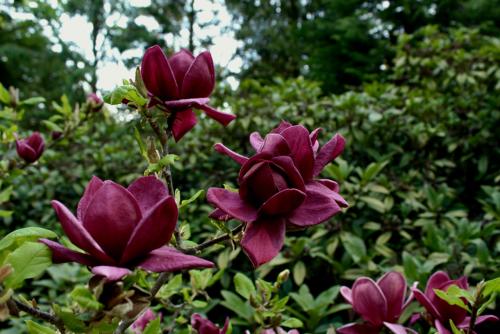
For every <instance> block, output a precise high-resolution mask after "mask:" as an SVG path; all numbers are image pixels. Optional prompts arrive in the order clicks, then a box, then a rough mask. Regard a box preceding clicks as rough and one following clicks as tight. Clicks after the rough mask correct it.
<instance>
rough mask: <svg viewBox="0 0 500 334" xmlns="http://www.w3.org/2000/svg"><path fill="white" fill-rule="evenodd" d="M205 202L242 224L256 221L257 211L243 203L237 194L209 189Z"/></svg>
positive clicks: (224, 190)
mask: <svg viewBox="0 0 500 334" xmlns="http://www.w3.org/2000/svg"><path fill="white" fill-rule="evenodd" d="M207 200H208V202H209V203H211V204H213V205H214V206H216V207H217V208H219V209H221V210H222V211H224V212H226V213H227V214H229V215H231V216H233V217H234V218H236V219H238V220H240V221H242V222H245V223H249V222H251V221H254V220H256V219H257V210H256V209H255V208H254V207H253V206H251V205H250V204H248V203H246V202H244V201H243V200H242V199H241V198H240V196H239V194H238V193H235V192H232V191H229V190H226V189H222V188H209V189H208V192H207Z"/></svg>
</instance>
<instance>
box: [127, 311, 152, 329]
mask: <svg viewBox="0 0 500 334" xmlns="http://www.w3.org/2000/svg"><path fill="white" fill-rule="evenodd" d="M156 318H157V316H156V314H155V313H154V312H153V310H151V309H150V308H148V309H147V310H146V312H144V313H143V314H142V315H141V316H140V317H139V318H137V319H136V320H135V321H134V323H133V324H132V326H131V327H132V329H133V330H134V331H135V332H136V334H140V333H142V332H143V331H144V329H145V328H146V326H147V325H148V324H149V323H150V322H151V321H153V320H155V319H156Z"/></svg>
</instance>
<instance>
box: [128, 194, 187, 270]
mask: <svg viewBox="0 0 500 334" xmlns="http://www.w3.org/2000/svg"><path fill="white" fill-rule="evenodd" d="M177 216H178V211H177V205H176V203H175V200H174V198H173V197H172V196H168V197H165V198H164V199H163V200H161V201H160V202H158V203H157V205H156V206H155V207H154V208H152V209H151V210H150V211H148V214H147V215H146V216H145V217H143V218H142V220H141V222H140V223H139V224H138V225H137V227H136V228H135V230H134V233H133V234H132V236H131V237H130V240H129V242H128V244H127V247H126V248H125V252H124V253H123V256H122V259H121V260H120V263H122V264H125V263H128V262H129V261H131V260H132V259H135V258H138V257H140V256H144V255H146V254H148V253H149V252H150V251H152V250H154V249H157V248H160V247H161V246H164V245H165V244H166V243H168V242H169V240H170V238H171V237H172V233H173V232H174V229H175V225H176V224H177Z"/></svg>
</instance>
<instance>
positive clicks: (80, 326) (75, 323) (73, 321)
mask: <svg viewBox="0 0 500 334" xmlns="http://www.w3.org/2000/svg"><path fill="white" fill-rule="evenodd" d="M52 309H53V310H54V313H55V314H56V315H57V316H58V317H59V318H60V319H61V320H62V321H63V323H64V325H65V326H66V327H67V328H68V329H69V330H71V331H72V332H75V333H86V332H87V326H86V325H85V323H84V322H83V320H81V319H79V318H78V317H77V316H76V314H75V313H74V312H73V311H66V310H63V309H62V308H61V307H60V306H59V305H57V304H54V305H52Z"/></svg>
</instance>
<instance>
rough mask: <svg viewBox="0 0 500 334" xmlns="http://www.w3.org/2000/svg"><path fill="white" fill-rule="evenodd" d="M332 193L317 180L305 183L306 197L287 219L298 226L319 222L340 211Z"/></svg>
mask: <svg viewBox="0 0 500 334" xmlns="http://www.w3.org/2000/svg"><path fill="white" fill-rule="evenodd" d="M330 193H334V192H333V191H331V190H330V189H328V188H327V187H325V186H324V185H322V184H321V183H318V182H311V183H309V184H307V185H306V199H305V200H304V202H303V203H302V205H301V206H299V207H298V208H297V209H296V210H295V211H293V212H292V213H291V214H290V216H288V221H289V223H291V224H292V225H295V226H298V227H307V226H312V225H316V224H320V223H322V222H324V221H326V220H328V219H330V218H331V217H333V216H334V215H335V214H337V213H339V212H340V207H339V206H338V204H337V202H336V201H335V200H334V199H332V197H331V196H329V195H330Z"/></svg>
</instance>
